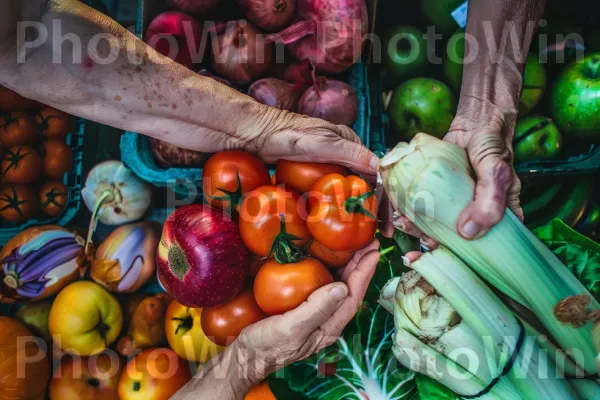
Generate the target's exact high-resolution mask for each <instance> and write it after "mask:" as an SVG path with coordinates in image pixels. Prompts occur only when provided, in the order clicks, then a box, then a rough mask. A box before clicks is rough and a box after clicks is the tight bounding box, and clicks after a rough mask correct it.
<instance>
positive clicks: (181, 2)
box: [168, 0, 221, 14]
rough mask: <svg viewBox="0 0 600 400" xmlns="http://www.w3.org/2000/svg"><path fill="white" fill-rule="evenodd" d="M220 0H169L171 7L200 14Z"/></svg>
mask: <svg viewBox="0 0 600 400" xmlns="http://www.w3.org/2000/svg"><path fill="white" fill-rule="evenodd" d="M220 2H221V0H169V1H168V3H169V5H170V6H171V7H174V8H176V9H178V10H181V11H185V12H189V13H192V14H202V13H205V12H207V11H210V10H212V9H213V8H214V7H215V6H216V5H217V4H218V3H220Z"/></svg>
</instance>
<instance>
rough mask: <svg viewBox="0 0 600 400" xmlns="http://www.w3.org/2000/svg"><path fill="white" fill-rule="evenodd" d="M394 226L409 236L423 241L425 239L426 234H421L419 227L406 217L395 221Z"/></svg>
mask: <svg viewBox="0 0 600 400" xmlns="http://www.w3.org/2000/svg"><path fill="white" fill-rule="evenodd" d="M394 225H395V226H396V228H398V229H400V230H401V231H402V232H404V233H406V234H407V235H410V236H414V237H417V238H419V239H423V238H424V237H425V234H424V233H423V232H421V231H420V230H419V228H417V226H416V225H415V224H413V222H412V221H411V220H409V219H408V218H407V217H406V215H400V216H399V217H398V218H397V219H396V220H395V221H394Z"/></svg>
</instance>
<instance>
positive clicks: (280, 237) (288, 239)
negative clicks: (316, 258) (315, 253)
mask: <svg viewBox="0 0 600 400" xmlns="http://www.w3.org/2000/svg"><path fill="white" fill-rule="evenodd" d="M279 216H280V217H281V224H280V228H279V233H278V234H277V236H275V239H273V244H272V245H271V250H270V251H269V256H268V257H271V256H273V258H274V259H275V261H277V262H278V263H279V264H293V263H297V262H298V261H300V260H302V258H303V257H304V249H303V248H302V247H300V246H297V245H296V244H294V243H293V241H294V240H302V238H301V237H298V236H294V235H292V234H290V233H287V231H286V226H285V215H283V214H279Z"/></svg>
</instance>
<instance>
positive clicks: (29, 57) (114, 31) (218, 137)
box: [0, 0, 285, 152]
mask: <svg viewBox="0 0 600 400" xmlns="http://www.w3.org/2000/svg"><path fill="white" fill-rule="evenodd" d="M40 22H41V23H42V24H43V25H44V27H45V28H43V29H47V32H48V38H49V40H48V41H47V42H46V43H45V44H44V45H42V46H41V47H37V48H34V49H29V50H28V52H27V53H26V61H25V63H22V64H19V63H18V62H17V47H16V46H17V43H16V39H15V40H14V44H13V45H12V46H11V47H12V48H11V49H8V50H6V51H5V54H3V57H4V58H5V63H3V64H2V69H1V70H0V77H1V80H0V83H3V84H5V85H6V86H8V87H10V88H11V89H13V90H15V91H17V92H19V93H21V94H23V95H25V96H27V97H31V98H34V99H36V100H39V101H41V102H43V103H46V104H49V105H51V106H54V107H56V108H59V109H62V110H64V111H67V112H69V113H72V114H74V115H78V116H81V117H84V118H87V119H91V120H94V121H97V122H100V123H103V124H106V125H110V126H114V127H116V128H120V129H124V130H131V131H136V132H140V133H143V134H147V135H149V136H153V137H156V138H159V139H163V140H166V141H169V142H171V143H174V144H177V145H181V146H183V147H187V148H191V149H194V150H199V151H205V152H214V151H218V150H222V149H223V148H243V147H246V146H251V145H252V142H253V141H254V140H255V139H256V137H257V136H259V135H260V134H261V133H263V131H264V130H265V129H266V128H267V126H266V125H265V123H264V121H266V120H268V121H270V125H276V124H277V121H279V120H280V119H285V116H284V114H283V113H282V115H281V116H279V115H278V114H277V112H273V111H270V109H269V108H268V107H266V106H263V105H261V104H259V103H257V102H255V101H254V100H252V99H251V98H250V97H247V96H245V95H243V94H241V93H239V92H237V91H235V90H233V89H231V88H229V87H227V86H225V85H222V84H219V83H217V82H216V81H214V80H213V79H210V78H205V77H202V76H200V75H198V74H196V73H194V72H192V71H190V70H188V69H187V68H185V67H183V66H181V65H179V64H177V63H175V62H173V61H171V60H170V59H168V58H166V57H163V56H162V55H160V54H158V53H157V52H155V51H154V50H153V49H151V48H150V47H148V46H147V45H146V44H145V43H143V42H142V41H140V40H139V39H138V38H136V37H135V35H133V34H131V33H130V32H128V31H126V30H125V29H124V28H123V27H121V26H120V25H118V24H117V23H116V22H114V21H112V20H111V19H110V18H108V17H106V16H105V15H103V14H101V13H98V12H96V11H95V10H93V9H91V8H90V7H87V6H85V5H83V4H81V3H80V2H79V1H76V0H54V1H50V2H49V5H48V7H47V10H46V11H45V13H44V14H43V15H42V17H41V19H40ZM59 26H60V32H58V31H57V29H58V27H59ZM55 30H56V31H55ZM55 34H56V35H58V37H66V35H71V36H73V37H76V38H79V39H78V40H81V46H73V45H71V43H70V42H69V41H68V40H65V42H64V43H63V44H62V45H61V44H60V43H57V42H56V41H54V43H52V40H51V39H52V38H53V36H55ZM100 34H103V35H105V36H104V37H105V39H102V40H98V38H99V36H98V35H100ZM106 38H108V40H107V39H106ZM90 42H91V43H92V45H91V46H90ZM79 49H81V51H79ZM111 54H114V55H117V57H116V59H115V58H114V56H111ZM6 57H9V58H11V59H9V61H8V62H6ZM111 57H112V59H114V61H112V62H106V61H103V60H110V59H111Z"/></svg>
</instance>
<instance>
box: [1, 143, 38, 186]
mask: <svg viewBox="0 0 600 400" xmlns="http://www.w3.org/2000/svg"><path fill="white" fill-rule="evenodd" d="M1 165H2V167H1V168H2V178H3V179H4V181H5V182H7V183H14V184H18V185H27V184H30V183H33V182H35V181H37V180H38V178H39V177H40V175H41V174H42V159H41V158H40V155H39V154H38V152H37V151H35V150H34V149H32V148H31V147H29V146H18V147H11V148H10V149H8V150H6V152H5V153H4V156H3V157H2V164H1Z"/></svg>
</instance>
